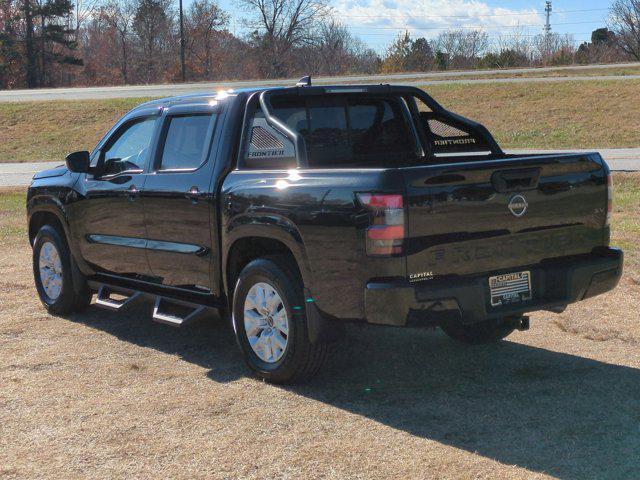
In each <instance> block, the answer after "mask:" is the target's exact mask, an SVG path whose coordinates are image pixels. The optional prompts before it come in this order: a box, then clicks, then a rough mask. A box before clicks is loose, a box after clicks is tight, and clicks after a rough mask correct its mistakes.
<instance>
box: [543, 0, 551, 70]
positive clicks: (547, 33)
mask: <svg viewBox="0 0 640 480" xmlns="http://www.w3.org/2000/svg"><path fill="white" fill-rule="evenodd" d="M552 11H553V9H552V7H551V0H548V1H547V3H546V6H545V7H544V12H545V13H546V15H547V22H546V23H545V25H544V48H545V56H546V57H547V59H548V58H549V55H550V54H551V12H552Z"/></svg>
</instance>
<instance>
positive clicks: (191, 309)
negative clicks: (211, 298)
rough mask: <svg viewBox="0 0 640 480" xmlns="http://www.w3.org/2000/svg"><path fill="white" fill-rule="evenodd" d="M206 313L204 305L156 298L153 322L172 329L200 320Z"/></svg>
mask: <svg viewBox="0 0 640 480" xmlns="http://www.w3.org/2000/svg"><path fill="white" fill-rule="evenodd" d="M206 313H207V308H206V307H203V306H202V305H193V304H191V303H187V302H180V301H178V300H169V299H167V298H164V297H156V303H155V305H154V307H153V320H154V321H156V322H159V323H164V324H165V325H171V326H172V327H182V326H184V325H188V324H190V323H193V322H195V321H196V320H199V319H200V318H202V317H203V316H204V315H205V314H206Z"/></svg>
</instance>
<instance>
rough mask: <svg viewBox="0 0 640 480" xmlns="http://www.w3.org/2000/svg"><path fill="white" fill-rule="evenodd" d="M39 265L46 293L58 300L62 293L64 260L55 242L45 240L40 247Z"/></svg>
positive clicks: (52, 298) (41, 281) (41, 280)
mask: <svg viewBox="0 0 640 480" xmlns="http://www.w3.org/2000/svg"><path fill="white" fill-rule="evenodd" d="M38 267H39V270H40V283H41V284H42V289H43V290H44V293H45V294H46V295H47V297H49V298H50V299H51V300H53V301H55V300H57V299H58V297H59V296H60V294H61V293H62V260H61V259H60V253H59V252H58V249H57V248H56V246H55V245H54V244H53V243H51V242H45V243H44V244H43V245H42V248H40V257H39V261H38Z"/></svg>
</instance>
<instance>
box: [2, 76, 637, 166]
mask: <svg viewBox="0 0 640 480" xmlns="http://www.w3.org/2000/svg"><path fill="white" fill-rule="evenodd" d="M425 89H426V90H427V91H428V92H429V93H431V94H432V95H433V96H434V97H435V98H436V99H437V100H438V101H440V102H441V103H442V104H443V105H444V106H446V107H447V108H449V109H451V110H454V111H456V112H458V113H461V114H462V115H465V116H468V117H470V118H472V119H474V120H477V121H479V122H481V123H484V124H485V125H486V126H487V127H488V128H489V129H490V130H491V131H492V132H493V133H494V135H495V136H496V138H497V139H498V141H499V142H500V143H501V144H502V146H503V147H504V148H540V149H561V148H569V149H570V148H616V147H638V146H640V108H638V92H639V91H640V81H635V80H629V81H625V82H616V81H608V82H570V81H567V82H560V83H542V84H541V83H524V84H483V85H459V84H455V85H436V86H428V87H425ZM143 100H145V99H135V98H132V99H117V100H101V101H77V102H63V101H59V102H39V103H3V104H0V162H26V161H40V160H62V159H63V158H64V156H65V155H66V154H67V153H69V152H71V151H75V150H85V149H91V148H92V147H93V146H94V145H95V144H96V142H97V141H98V140H99V138H100V137H101V136H102V135H103V134H104V133H105V132H106V131H107V130H108V129H109V128H110V127H111V126H112V124H113V123H114V122H115V120H116V119H118V118H119V117H120V116H121V115H122V114H124V113H125V112H126V111H127V110H129V109H130V108H131V107H133V106H135V105H136V104H138V103H140V102H141V101H143Z"/></svg>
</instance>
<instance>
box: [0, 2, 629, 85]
mask: <svg viewBox="0 0 640 480" xmlns="http://www.w3.org/2000/svg"><path fill="white" fill-rule="evenodd" d="M237 2H238V4H239V6H240V7H242V8H243V10H244V12H245V15H244V18H242V19H236V20H235V21H234V22H232V21H231V18H230V16H229V14H228V13H227V12H225V11H224V10H222V9H221V8H220V6H219V5H218V4H217V3H216V1H215V0H194V1H193V2H191V3H190V4H189V6H188V8H186V9H185V11H184V15H183V17H182V18H181V16H180V14H179V11H178V8H177V1H173V0H133V1H126V0H93V1H91V0H85V1H84V2H83V8H82V9H76V8H75V7H74V5H73V4H72V3H71V2H70V1H69V0H0V88H23V87H28V88H35V87H47V86H69V85H81V86H90V85H118V84H139V83H163V82H176V81H180V80H181V79H182V62H181V55H180V52H181V46H182V47H183V50H184V66H185V72H184V73H185V78H186V80H187V81H199V80H222V79H250V78H278V77H292V76H296V75H303V74H306V73H311V74H314V75H336V74H350V73H363V74H373V73H380V72H401V71H427V70H448V69H460V68H504V67H521V66H532V65H564V64H571V63H593V62H614V61H622V60H628V59H634V58H635V59H638V60H640V25H638V21H639V19H640V2H638V1H637V0H616V1H615V2H614V4H613V7H612V11H611V24H612V25H613V28H612V29H611V30H610V29H608V28H602V29H599V30H596V31H594V32H593V34H592V38H591V41H590V42H585V43H583V44H582V45H579V46H576V44H575V42H574V41H573V39H572V38H571V37H570V36H567V35H558V34H549V35H537V36H533V37H531V36H529V35H526V34H525V33H524V32H523V33H519V32H517V31H514V32H512V33H510V34H509V35H505V36H504V37H503V38H498V39H497V40H493V41H491V40H490V37H489V35H488V34H487V33H486V32H484V31H482V30H472V31H469V30H463V29H460V30H450V31H447V32H444V33H441V34H440V35H439V36H437V37H436V38H434V39H426V38H412V37H411V36H410V35H409V33H403V34H401V35H399V36H398V38H397V39H395V40H394V41H393V42H391V44H390V45H389V47H388V48H387V50H386V52H385V53H384V54H382V55H380V54H378V53H376V52H375V51H374V50H372V49H371V48H369V47H368V46H367V45H366V44H365V43H363V42H362V41H361V40H360V39H358V38H357V37H355V36H353V35H352V34H351V33H350V32H349V30H348V29H347V27H346V26H345V25H344V24H342V23H341V22H340V21H339V20H337V19H336V18H335V16H334V12H333V11H332V9H331V7H330V6H329V3H328V0H237ZM629 9H630V10H629ZM634 9H636V10H635V11H634ZM238 20H239V21H240V24H239V25H240V26H241V27H242V32H243V33H242V34H238V33H236V30H237V28H238V23H237V22H238ZM181 27H182V28H181ZM181 30H182V35H181ZM182 42H183V44H182Z"/></svg>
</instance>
